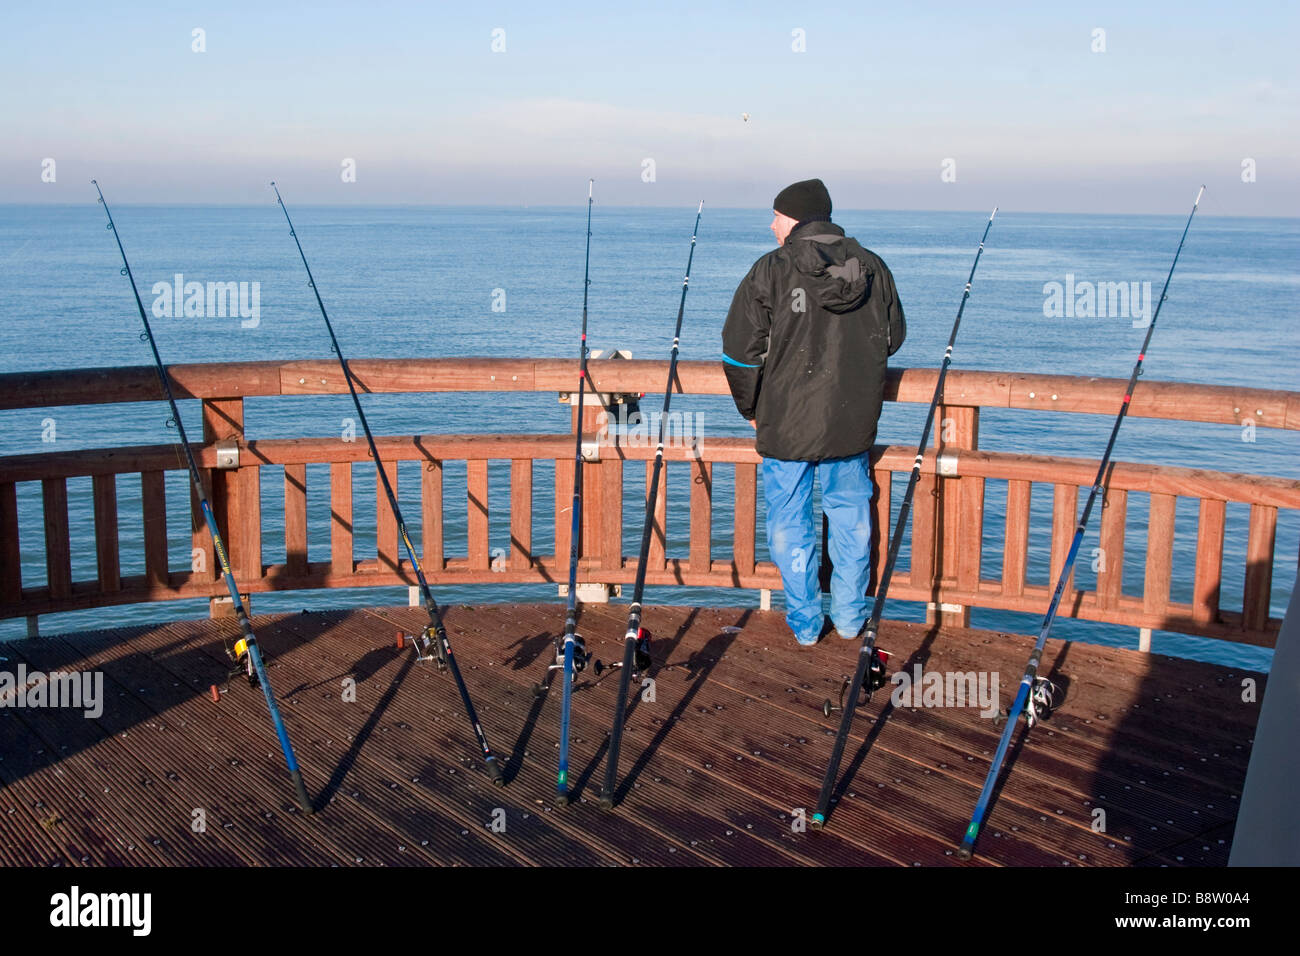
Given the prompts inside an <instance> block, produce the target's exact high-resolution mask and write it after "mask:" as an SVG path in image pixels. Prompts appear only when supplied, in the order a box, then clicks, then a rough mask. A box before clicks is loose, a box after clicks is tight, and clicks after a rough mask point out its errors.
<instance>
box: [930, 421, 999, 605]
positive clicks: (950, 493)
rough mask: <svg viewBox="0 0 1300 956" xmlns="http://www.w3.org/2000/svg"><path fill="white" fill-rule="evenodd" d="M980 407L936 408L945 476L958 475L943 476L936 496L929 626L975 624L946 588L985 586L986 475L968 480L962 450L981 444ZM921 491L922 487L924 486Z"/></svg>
mask: <svg viewBox="0 0 1300 956" xmlns="http://www.w3.org/2000/svg"><path fill="white" fill-rule="evenodd" d="M979 425H980V410H979V409H978V408H977V407H974V406H970V405H940V406H939V407H938V408H937V409H936V410H935V422H934V436H935V439H934V444H935V448H936V449H937V451H938V467H939V472H940V474H941V475H942V474H943V472H944V471H945V470H947V468H946V464H947V463H948V462H951V463H953V464H954V465H955V467H956V471H957V476H956V477H940V478H937V479H936V481H937V483H938V496H937V498H936V500H935V506H936V509H937V516H936V521H935V525H936V527H935V539H934V540H935V546H934V550H935V554H934V580H935V582H936V594H935V598H936V599H935V600H932V601H930V602H929V603H928V604H927V605H926V609H925V620H926V623H928V624H934V623H938V624H940V625H942V626H945V627H947V626H951V627H970V607H969V606H967V605H965V604H952V603H949V602H946V601H945V600H944V590H945V589H946V588H954V589H957V590H961V591H976V590H978V589H979V569H980V549H981V543H982V538H983V534H984V479H983V478H978V477H969V478H963V477H961V476H960V471H961V453H962V451H965V450H972V449H975V448H978V447H979ZM918 491H919V489H918Z"/></svg>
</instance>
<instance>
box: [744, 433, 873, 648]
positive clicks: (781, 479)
mask: <svg viewBox="0 0 1300 956" xmlns="http://www.w3.org/2000/svg"><path fill="white" fill-rule="evenodd" d="M814 475H815V476H816V477H817V479H818V480H819V481H820V482H821V488H822V510H823V511H825V513H826V516H827V518H828V519H829V522H830V533H829V535H828V538H827V541H828V545H829V550H830V556H831V562H832V564H833V565H834V567H835V571H834V574H833V575H832V577H831V620H832V621H833V622H834V624H835V629H836V630H837V631H839V632H840V634H841V635H842V636H844V637H856V636H857V633H858V631H859V630H860V629H861V627H862V625H863V623H864V622H865V621H866V619H867V584H868V582H869V580H870V576H871V495H872V490H873V487H872V482H871V464H870V461H869V460H868V453H867V452H863V453H862V454H861V455H855V456H854V457H852V458H833V459H827V460H825V461H820V462H811V461H783V460H782V459H779V458H764V459H763V495H764V497H765V498H766V499H767V546H768V549H769V550H770V551H771V554H772V560H773V561H775V562H776V566H777V567H778V568H780V569H781V582H782V583H783V584H784V585H785V606H786V614H785V619H786V623H787V624H789V625H790V630H792V631H794V636H795V639H796V640H798V641H799V643H800V644H815V643H816V642H817V639H818V637H820V636H821V631H822V628H823V626H824V625H825V618H824V616H823V614H822V596H821V585H820V582H819V580H818V578H819V574H818V572H819V569H820V562H819V560H818V558H817V544H818V541H819V540H820V538H821V528H820V526H815V525H814V522H813V477H814Z"/></svg>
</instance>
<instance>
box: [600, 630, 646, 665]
mask: <svg viewBox="0 0 1300 956" xmlns="http://www.w3.org/2000/svg"><path fill="white" fill-rule="evenodd" d="M636 635H637V636H636V644H635V645H633V648H632V673H633V675H634V676H640V675H641V674H644V673H645V672H646V671H648V670H649V669H650V668H651V666H653V664H654V660H653V658H651V657H650V632H649V631H647V630H646V629H645V628H644V627H639V628H637V631H636ZM622 666H623V662H622V661H619V662H618V663H617V664H602V663H601V662H600V661H596V666H595V671H596V676H597V677H599V676H600V675H601V673H602V672H603V671H612V670H617V669H618V668H620V667H622Z"/></svg>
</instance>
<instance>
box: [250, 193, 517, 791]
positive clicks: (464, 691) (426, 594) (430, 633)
mask: <svg viewBox="0 0 1300 956" xmlns="http://www.w3.org/2000/svg"><path fill="white" fill-rule="evenodd" d="M271 188H272V189H274V190H275V200H276V202H278V203H279V204H280V209H281V210H282V211H283V212H284V218H285V221H286V222H288V223H289V235H291V236H293V243H294V245H295V246H297V247H298V255H299V257H300V258H301V259H302V265H303V268H304V269H306V270H307V284H308V285H309V286H311V291H312V293H313V294H314V295H315V296H316V304H317V305H318V306H320V314H321V317H322V318H323V319H324V320H325V328H326V329H328V330H329V334H330V343H331V349H332V351H333V352H334V354H335V355H337V356H338V359H339V365H340V366H341V367H342V369H343V377H344V379H345V380H346V381H347V383H348V391H349V392H350V393H351V394H352V404H353V405H355V406H356V409H357V417H358V418H359V419H360V420H361V428H362V430H363V431H365V433H366V442H367V443H368V444H369V446H370V457H371V458H373V459H374V460H375V470H376V471H377V472H378V473H379V482H380V484H381V485H383V487H384V494H385V495H387V496H388V506H389V508H391V509H392V511H393V518H394V519H395V520H396V521H397V532H398V535H399V536H400V537H401V539H402V544H403V545H405V546H406V554H407V557H409V558H410V559H411V566H412V567H413V568H414V569H415V577H416V580H417V581H419V583H420V596H421V597H422V598H423V600H424V608H425V610H426V611H428V612H429V626H428V627H426V628H425V629H424V634H423V635H421V637H420V638H418V639H417V640H416V641H415V656H416V658H417V659H418V660H422V661H428V660H435V661H436V662H437V664H438V669H439V670H445V669H447V668H450V669H451V676H452V678H453V679H454V680H455V681H456V689H457V690H458V691H460V702H461V705H462V706H463V707H464V708H465V713H466V714H467V715H468V716H469V722H470V724H471V726H473V728H474V736H475V737H476V738H477V739H478V746H479V750H480V751H481V752H482V754H483V760H484V763H485V766H486V769H487V775H488V777H489V778H490V779H491V781H492V782H493V783H494V784H496V785H497V786H498V787H500V786H504V785H505V777H504V776H503V775H502V773H501V765H500V763H499V762H498V760H497V757H496V754H494V753H493V752H492V748H491V747H489V746H488V742H487V737H486V736H484V734H483V728H482V727H481V726H480V725H479V722H478V712H477V711H475V710H474V703H473V701H471V700H470V699H469V689H468V688H466V686H465V680H464V678H462V677H461V676H460V667H459V666H457V664H456V658H455V656H453V654H452V652H451V642H450V641H449V640H448V639H447V629H446V628H445V627H444V626H443V623H442V612H441V610H440V609H439V607H438V602H437V601H435V600H434V599H433V592H432V591H430V590H429V582H428V581H426V580H425V578H424V569H423V568H422V567H421V566H420V559H419V558H418V557H417V556H416V554H415V546H414V545H412V544H411V537H410V535H408V534H407V533H406V522H405V521H404V520H403V518H402V509H401V508H399V507H398V506H397V495H395V494H394V493H393V486H392V484H391V483H390V482H389V480H388V472H387V471H386V470H385V469H384V463H383V462H382V461H380V460H379V449H378V448H376V447H375V436H374V435H373V434H371V431H370V423H369V422H368V421H367V420H366V413H365V411H364V410H363V409H362V408H361V399H360V398H359V397H358V395H357V387H356V380H355V379H354V378H353V377H352V369H351V368H349V367H348V360H347V359H346V358H344V357H343V350H342V349H341V348H339V340H338V337H337V336H335V334H334V324H333V323H332V322H330V317H329V313H328V312H326V311H325V303H324V301H322V299H321V297H320V290H319V289H318V288H316V278H315V276H313V275H312V274H311V266H310V265H308V264H307V254H306V253H305V252H303V251H302V243H301V242H299V240H298V233H297V231H296V230H295V229H294V227H293V220H292V219H290V218H289V207H287V206H286V205H285V204H284V199H283V198H282V197H281V196H280V190H279V187H277V186H276V185H275V183H271Z"/></svg>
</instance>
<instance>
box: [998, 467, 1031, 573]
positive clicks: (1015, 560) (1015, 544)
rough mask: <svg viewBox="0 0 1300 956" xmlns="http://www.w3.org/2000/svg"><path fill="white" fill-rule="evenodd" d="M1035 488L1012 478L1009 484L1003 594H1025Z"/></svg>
mask: <svg viewBox="0 0 1300 956" xmlns="http://www.w3.org/2000/svg"><path fill="white" fill-rule="evenodd" d="M1032 487H1033V486H1032V484H1031V483H1030V482H1028V481H1021V480H1019V479H1016V478H1012V479H1011V480H1009V481H1008V482H1007V526H1006V535H1005V538H1004V541H1003V545H1002V593H1003V594H1004V595H1006V596H1007V597H1020V596H1021V595H1022V594H1024V593H1025V557H1026V555H1027V554H1028V552H1029V500H1030V495H1031V490H1032Z"/></svg>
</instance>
